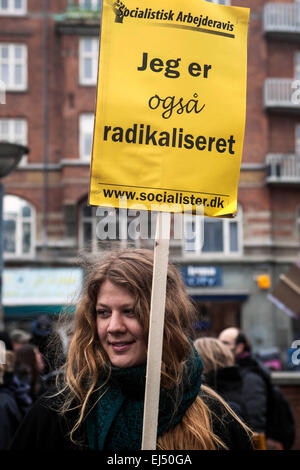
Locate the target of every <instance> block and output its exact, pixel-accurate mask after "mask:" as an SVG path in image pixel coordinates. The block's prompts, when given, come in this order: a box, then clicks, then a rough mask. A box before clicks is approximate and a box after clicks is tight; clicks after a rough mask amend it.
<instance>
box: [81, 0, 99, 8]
mask: <svg viewBox="0 0 300 470" xmlns="http://www.w3.org/2000/svg"><path fill="white" fill-rule="evenodd" d="M79 6H80V7H81V8H82V9H85V10H100V9H101V6H102V0H79Z"/></svg>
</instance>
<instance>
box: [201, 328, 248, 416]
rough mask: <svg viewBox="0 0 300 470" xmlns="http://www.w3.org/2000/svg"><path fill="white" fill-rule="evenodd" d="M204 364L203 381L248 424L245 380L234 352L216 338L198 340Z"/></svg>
mask: <svg viewBox="0 0 300 470" xmlns="http://www.w3.org/2000/svg"><path fill="white" fill-rule="evenodd" d="M194 346H195V348H196V349H197V351H198V353H199V356H200V357H201V361H202V363H203V376H204V378H203V381H204V383H205V384H206V385H208V386H209V387H211V388H212V389H213V390H215V391H216V392H218V393H219V394H220V395H221V397H223V398H224V400H225V401H226V402H227V403H228V405H229V406H231V408H232V409H233V410H234V411H235V412H236V413H237V415H238V416H239V417H240V418H242V419H243V420H244V421H245V422H246V423H247V421H248V414H247V407H246V405H245V403H244V398H243V393H242V391H243V380H242V377H241V374H240V371H239V368H238V367H237V366H236V365H235V361H234V356H233V354H232V352H231V351H230V350H229V348H228V347H226V346H225V345H224V344H223V343H222V342H221V341H220V340H218V339H216V338H206V337H202V338H198V339H196V340H195V341H194Z"/></svg>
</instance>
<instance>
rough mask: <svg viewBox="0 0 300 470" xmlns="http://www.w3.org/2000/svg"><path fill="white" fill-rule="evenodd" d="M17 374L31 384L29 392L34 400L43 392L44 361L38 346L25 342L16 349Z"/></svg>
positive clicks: (22, 380) (21, 379)
mask: <svg viewBox="0 0 300 470" xmlns="http://www.w3.org/2000/svg"><path fill="white" fill-rule="evenodd" d="M15 354H16V362H15V374H16V376H17V377H18V379H19V380H20V381H21V382H23V383H25V384H27V385H29V387H30V388H29V394H30V396H31V399H32V401H33V402H34V401H35V400H36V399H37V398H38V396H39V395H41V393H43V391H44V390H43V385H42V373H43V370H44V362H43V358H42V355H41V353H40V352H39V350H38V348H37V347H36V346H33V345H32V344H25V345H24V346H22V347H21V348H19V349H18V350H17V351H16V353H15Z"/></svg>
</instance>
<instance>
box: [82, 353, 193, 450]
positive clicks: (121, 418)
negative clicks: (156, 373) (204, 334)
mask: <svg viewBox="0 0 300 470" xmlns="http://www.w3.org/2000/svg"><path fill="white" fill-rule="evenodd" d="M193 351H194V353H193V355H192V356H191V358H189V360H188V361H187V362H186V366H185V373H184V380H183V383H182V384H181V387H180V388H179V391H178V392H179V395H178V394H177V395H176V394H175V392H174V390H173V391H168V390H165V389H162V388H161V391H160V398H159V415H158V429H157V435H158V436H160V435H161V434H163V433H164V432H165V431H166V430H168V429H170V428H173V427H174V426H176V424H178V423H179V422H180V421H181V419H182V417H183V416H184V414H185V412H186V410H187V409H188V408H189V407H190V406H191V404H192V403H193V402H194V401H195V399H196V397H197V395H198V393H199V389H200V385H201V373H202V362H201V360H200V357H199V355H198V353H197V352H196V350H195V349H194V348H193ZM145 382H146V365H141V366H136V367H129V368H117V367H113V368H112V373H111V377H110V380H109V382H108V384H107V385H105V386H104V387H102V388H101V389H100V391H98V392H97V394H98V396H97V398H98V401H97V400H96V405H95V406H94V407H93V408H92V410H91V412H90V413H89V414H88V416H87V418H86V425H87V434H88V442H89V447H90V448H91V449H96V450H103V449H105V450H110V451H122V450H139V449H141V445H142V429H143V413H144V392H145ZM101 383H103V382H101V381H100V382H99V383H98V385H100V384H101ZM100 397H101V398H100ZM175 403H177V406H175Z"/></svg>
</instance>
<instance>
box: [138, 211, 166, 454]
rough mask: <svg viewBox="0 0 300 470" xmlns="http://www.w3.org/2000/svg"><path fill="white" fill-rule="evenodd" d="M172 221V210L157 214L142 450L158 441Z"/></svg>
mask: <svg viewBox="0 0 300 470" xmlns="http://www.w3.org/2000/svg"><path fill="white" fill-rule="evenodd" d="M170 220H171V214H170V213H168V212H159V213H158V217H157V226H156V237H155V248H154V266H153V279H152V294H151V308H150V322H149V336H148V355H147V375H146V389H145V405H144V421H143V438H142V450H155V449H156V441H157V421H158V405H159V390H160V374H161V358H162V346H163V331H164V316H165V302H166V284H167V270H168V261H169V243H170Z"/></svg>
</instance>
